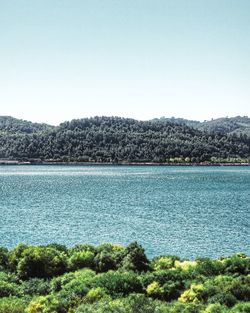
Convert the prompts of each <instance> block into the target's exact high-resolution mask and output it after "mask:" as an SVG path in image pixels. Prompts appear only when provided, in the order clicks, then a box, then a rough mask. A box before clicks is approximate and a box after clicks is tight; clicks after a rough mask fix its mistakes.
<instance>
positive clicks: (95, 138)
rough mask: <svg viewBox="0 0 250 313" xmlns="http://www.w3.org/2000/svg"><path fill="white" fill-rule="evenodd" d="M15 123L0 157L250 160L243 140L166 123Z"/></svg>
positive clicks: (2, 140)
mask: <svg viewBox="0 0 250 313" xmlns="http://www.w3.org/2000/svg"><path fill="white" fill-rule="evenodd" d="M14 120H15V123H16V126H15V127H16V128H15V129H17V131H16V132H15V131H14V130H13V128H11V131H6V129H5V128H3V127H2V132H1V133H0V158H10V159H20V160H30V159H41V160H57V161H67V162H68V161H81V162H85V161H88V162H115V163H116V162H183V161H186V162H190V161H191V162H204V161H211V160H212V161H218V162H221V161H223V160H224V161H230V162H234V161H237V160H236V159H237V158H238V161H239V160H240V159H242V160H244V161H246V160H247V159H248V158H249V156H250V138H249V137H247V136H241V137H237V136H235V135H230V134H229V135H228V134H226V135H223V134H216V133H213V134H210V133H208V132H204V131H200V130H198V129H195V128H192V127H189V126H187V125H184V124H181V125H180V124H175V123H171V122H169V121H164V122H163V121H137V120H133V119H126V118H119V117H94V118H89V119H88V118H85V119H78V120H72V121H70V122H64V123H62V124H60V125H59V126H58V127H50V126H48V125H44V124H38V125H37V124H33V123H31V124H28V125H29V127H28V130H26V131H25V130H24V129H23V128H22V126H20V125H23V123H24V121H20V125H19V126H18V120H16V119H14ZM29 123H30V122H29ZM20 129H21V130H22V131H20Z"/></svg>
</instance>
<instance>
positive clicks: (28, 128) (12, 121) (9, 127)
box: [0, 116, 52, 134]
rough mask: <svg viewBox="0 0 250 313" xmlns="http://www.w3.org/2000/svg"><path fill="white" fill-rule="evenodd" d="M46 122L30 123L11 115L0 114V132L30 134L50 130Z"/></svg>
mask: <svg viewBox="0 0 250 313" xmlns="http://www.w3.org/2000/svg"><path fill="white" fill-rule="evenodd" d="M51 128H52V126H50V125H47V124H39V123H32V122H29V121H24V120H20V119H16V118H14V117H11V116H0V134H31V133H38V132H43V131H46V130H50V129H51Z"/></svg>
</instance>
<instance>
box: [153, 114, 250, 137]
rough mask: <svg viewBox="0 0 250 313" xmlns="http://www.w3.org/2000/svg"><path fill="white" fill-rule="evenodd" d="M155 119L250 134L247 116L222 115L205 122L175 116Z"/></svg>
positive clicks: (210, 130)
mask: <svg viewBox="0 0 250 313" xmlns="http://www.w3.org/2000/svg"><path fill="white" fill-rule="evenodd" d="M154 121H160V122H164V121H165V122H171V123H174V124H184V125H187V126H190V127H194V128H196V129H199V130H201V131H205V132H208V133H217V134H224V135H225V134H236V135H237V136H240V135H247V136H250V118H249V117H247V116H236V117H222V118H217V119H212V120H211V121H204V122H199V121H194V120H187V119H183V118H175V117H171V118H165V117H162V118H160V119H154Z"/></svg>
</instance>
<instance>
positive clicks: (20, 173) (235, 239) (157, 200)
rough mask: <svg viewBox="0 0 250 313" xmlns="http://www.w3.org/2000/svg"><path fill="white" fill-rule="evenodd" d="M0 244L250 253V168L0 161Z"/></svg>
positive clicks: (151, 253) (189, 253)
mask: <svg viewBox="0 0 250 313" xmlns="http://www.w3.org/2000/svg"><path fill="white" fill-rule="evenodd" d="M0 213H1V219H0V245H2V246H6V247H14V246H15V245H17V244H18V243H20V242H24V243H29V244H47V243H51V242H57V243H62V244H66V245H68V246H72V245H75V244H77V243H91V244H100V243H103V242H112V243H121V244H128V243H130V242H132V241H135V240H136V241H138V242H139V243H140V244H142V246H143V247H144V248H145V250H146V252H147V255H148V256H150V257H153V256H155V255H160V254H174V255H179V256H181V257H184V258H195V257H197V256H209V257H218V256H221V255H229V254H232V253H234V252H244V253H247V254H248V255H250V167H247V166H246V167H244V166H241V167H233V166H232V167H231V166H226V167H223V166H222V167H209V166H207V167H206V166H201V167H195V166H183V167H182V166H181V167H177V166H176V167H175V166H171V167H168V166H99V165H98V166H97V165H96V166H95V165H93V166H62V165H48V166H45V165H41V166H35V165H26V166H25V165H18V166H0Z"/></svg>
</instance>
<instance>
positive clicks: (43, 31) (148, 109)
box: [0, 0, 250, 125]
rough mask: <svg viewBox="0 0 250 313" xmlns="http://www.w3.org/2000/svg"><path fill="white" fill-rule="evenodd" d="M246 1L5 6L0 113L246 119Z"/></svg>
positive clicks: (14, 1) (107, 0) (17, 1)
mask: <svg viewBox="0 0 250 313" xmlns="http://www.w3.org/2000/svg"><path fill="white" fill-rule="evenodd" d="M249 12H250V1H249V0H209V1H208V0H9V1H6V0H0V115H10V116H13V117H16V118H22V119H26V120H31V121H34V122H46V123H49V124H54V125H57V124H59V123H60V122H63V121H65V120H71V119H73V118H83V117H90V116H96V115H98V116H102V115H105V116H123V117H131V118H136V119H140V120H146V119H151V118H155V117H162V116H166V117H172V116H175V117H183V118H188V119H195V120H201V121H203V120H209V119H211V118H217V117H224V116H237V115H248V116H250V13H249Z"/></svg>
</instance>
